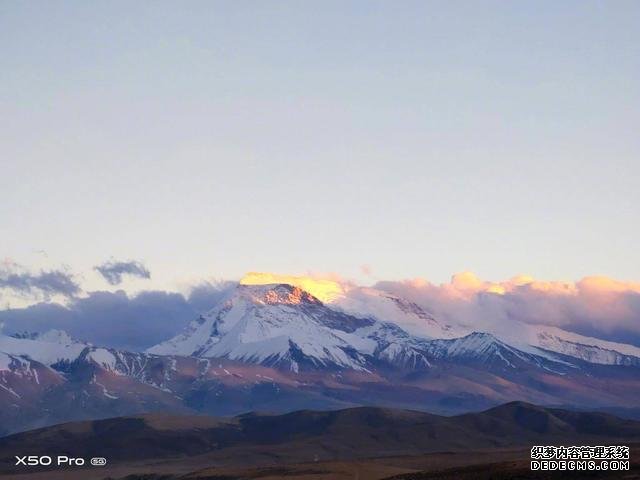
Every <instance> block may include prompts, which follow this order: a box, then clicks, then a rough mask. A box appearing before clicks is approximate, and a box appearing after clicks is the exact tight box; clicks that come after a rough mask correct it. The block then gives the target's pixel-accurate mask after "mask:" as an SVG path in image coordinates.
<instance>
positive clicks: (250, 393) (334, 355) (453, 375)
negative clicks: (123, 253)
mask: <svg viewBox="0 0 640 480" xmlns="http://www.w3.org/2000/svg"><path fill="white" fill-rule="evenodd" d="M273 280H274V278H273V276H269V275H267V276H253V277H252V278H251V279H250V280H249V281H247V282H244V283H241V284H240V285H238V286H237V287H236V288H235V289H233V290H232V291H230V292H229V293H228V294H227V295H226V297H224V298H223V299H222V300H221V301H220V302H219V303H218V304H217V305H216V306H215V307H214V308H213V309H212V310H211V311H209V312H208V313H206V314H204V315H202V316H200V317H199V318H197V319H195V320H194V321H193V322H192V323H191V324H190V325H189V326H188V328H187V329H186V330H185V331H183V332H182V333H180V334H178V335H176V336H175V337H174V338H171V339H169V340H167V341H165V342H162V343H161V344H158V345H156V346H154V347H152V348H150V349H149V350H148V351H147V352H127V351H122V350H117V349H114V348H109V347H108V346H94V345H91V344H89V343H86V342H82V341H79V340H74V339H72V338H70V337H69V336H68V335H67V334H66V333H65V332H62V331H48V332H44V333H27V332H25V333H22V334H16V335H13V336H8V335H2V334H0V434H1V432H2V431H5V432H6V431H15V430H16V429H22V428H28V427H35V426H40V425H45V424H47V423H52V422H58V421H67V420H74V419H81V418H95V417H104V416H114V415H123V414H131V413H139V412H148V411H157V410H162V411H170V412H185V411H188V412H204V413H211V414H216V415H231V414H237V413H242V412H245V411H249V410H271V411H288V410H291V409H300V408H336V407H340V406H348V405H362V404H371V403H375V404H377V405H388V406H402V407H405V408H414V409H422V410H428V411H434V412H440V413H456V412H463V411H468V410H470V409H478V408H485V407H489V406H492V405H496V404H498V403H503V402H506V401H511V400H524V401H530V402H534V403H541V404H547V405H549V404H551V405H554V404H555V405H557V404H565V405H566V404H572V405H577V406H581V407H594V406H597V407H616V408H617V407H624V408H633V407H634V406H637V398H638V396H640V349H638V348H636V347H633V346H631V345H623V344H618V343H612V342H606V341H602V340H599V339H593V338H589V337H584V336H581V335H577V334H574V333H570V332H566V331H564V330H561V329H559V328H555V327H547V326H541V325H529V324H524V323H519V322H517V321H514V322H513V323H512V324H510V326H511V327H514V328H502V329H500V330H497V329H494V330H493V331H492V330H491V329H489V328H487V329H485V330H482V329H478V330H477V331H474V330H471V329H469V327H468V326H464V325H455V324H444V323H442V322H441V321H439V319H438V318H436V317H435V316H434V315H432V314H430V313H429V312H428V310H427V309H425V308H422V307H420V306H418V305H416V304H414V303H411V302H408V301H406V300H404V299H401V298H398V297H395V296H393V295H389V294H387V293H385V292H380V291H378V290H375V289H371V288H366V289H364V288H359V287H354V286H341V285H339V284H336V283H335V282H333V283H332V282H329V281H323V282H320V283H319V284H315V283H314V282H313V281H309V280H308V279H303V280H301V279H299V278H295V277H293V279H291V280H289V279H288V278H284V279H283V278H280V277H276V278H275V280H277V281H284V283H260V282H261V281H267V282H270V281H273ZM285 280H286V281H285ZM287 282H289V283H287ZM336 285H337V286H336ZM302 287H304V288H302ZM316 294H317V296H316ZM3 426H4V427H3Z"/></svg>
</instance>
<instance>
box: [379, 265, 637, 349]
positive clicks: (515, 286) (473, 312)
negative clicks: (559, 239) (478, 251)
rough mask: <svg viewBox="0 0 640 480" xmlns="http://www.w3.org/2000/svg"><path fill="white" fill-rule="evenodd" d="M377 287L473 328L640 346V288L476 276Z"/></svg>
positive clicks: (595, 279) (597, 280)
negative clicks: (539, 331) (542, 330)
mask: <svg viewBox="0 0 640 480" xmlns="http://www.w3.org/2000/svg"><path fill="white" fill-rule="evenodd" d="M376 288H380V289H382V290H386V291H388V292H390V293H393V294H396V295H399V296H403V297H406V298H408V299H410V300H412V301H414V302H416V303H418V304H419V305H421V306H423V307H425V308H427V309H428V310H430V311H431V312H432V313H433V314H435V315H436V316H438V317H440V318H443V319H446V320H447V321H451V322H463V323H465V324H467V325H469V326H471V327H472V328H473V326H474V325H477V326H478V327H481V326H483V325H487V324H494V325H495V324H496V323H498V324H499V325H501V326H502V327H503V328H509V324H510V323H509V322H510V321H511V323H513V320H520V321H523V322H527V323H533V324H545V325H553V326H558V327H560V328H564V329H566V330H570V331H573V332H576V333H580V334H583V335H588V336H595V337H599V338H604V339H607V340H612V341H618V342H625V343H633V344H636V345H640V283H638V282H622V281H618V280H614V279H611V278H608V277H603V276H592V277H585V278H583V279H582V280H579V281H577V282H561V281H540V280H535V279H533V278H531V277H529V276H524V275H521V276H517V277H514V278H512V279H509V280H506V281H502V282H489V281H486V280H482V279H480V278H478V277H477V276H476V275H475V274H473V273H470V272H464V273H460V274H457V275H454V276H453V277H452V279H451V281H450V282H449V283H445V284H440V285H436V284H433V283H430V282H429V281H427V280H425V279H421V278H418V279H412V280H405V281H398V282H388V281H386V282H379V283H378V284H376Z"/></svg>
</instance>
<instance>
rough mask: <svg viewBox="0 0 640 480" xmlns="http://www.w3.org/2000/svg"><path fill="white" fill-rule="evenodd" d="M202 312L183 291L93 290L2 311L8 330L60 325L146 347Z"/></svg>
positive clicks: (89, 336)
mask: <svg viewBox="0 0 640 480" xmlns="http://www.w3.org/2000/svg"><path fill="white" fill-rule="evenodd" d="M197 315H198V312H197V310H195V309H194V308H193V307H192V306H191V305H190V304H189V303H188V302H187V300H186V299H185V298H184V297H183V296H182V295H180V294H179V293H168V292H162V291H149V292H142V293H140V294H138V295H135V296H132V297H129V296H128V295H127V294H126V293H124V292H123V291H118V292H115V293H113V292H91V293H89V294H88V296H87V297H85V298H75V299H73V300H72V301H71V302H69V303H68V305H65V306H63V305H59V304H55V303H39V304H36V305H32V306H30V307H26V308H20V309H11V310H4V311H0V323H2V324H4V325H3V333H6V334H12V333H17V332H24V331H29V332H42V331H46V330H49V329H52V328H57V329H62V330H65V331H66V332H67V333H69V335H71V336H72V337H74V338H78V339H81V340H85V341H88V342H91V343H93V344H95V345H104V346H110V347H115V348H122V349H129V350H144V349H145V348H147V347H150V346H152V345H155V344H156V343H159V342H161V341H163V340H166V339H168V338H170V337H172V336H174V335H175V334H176V333H178V332H179V331H180V330H182V329H183V328H184V327H185V326H186V325H187V324H188V323H189V322H190V321H191V320H194V319H195V318H197Z"/></svg>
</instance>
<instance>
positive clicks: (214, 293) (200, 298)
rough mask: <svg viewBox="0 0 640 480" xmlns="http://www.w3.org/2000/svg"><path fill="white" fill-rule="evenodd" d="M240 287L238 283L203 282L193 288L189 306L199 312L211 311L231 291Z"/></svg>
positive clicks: (190, 293)
mask: <svg viewBox="0 0 640 480" xmlns="http://www.w3.org/2000/svg"><path fill="white" fill-rule="evenodd" d="M236 285H238V283H237V282H229V281H220V282H213V283H212V282H203V283H200V284H198V285H196V286H194V287H192V288H191V291H190V292H189V296H188V301H189V304H190V305H191V306H192V307H193V308H195V309H196V310H197V311H199V312H203V313H204V312H207V311H209V310H211V309H212V308H213V307H214V306H215V305H216V304H217V303H218V302H219V301H220V300H221V299H222V298H223V297H224V296H225V295H226V294H227V293H228V292H229V291H230V290H232V289H233V288H235V287H236Z"/></svg>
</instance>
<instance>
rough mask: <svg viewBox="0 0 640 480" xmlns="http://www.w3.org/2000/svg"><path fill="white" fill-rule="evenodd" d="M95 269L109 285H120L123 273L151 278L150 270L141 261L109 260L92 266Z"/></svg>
mask: <svg viewBox="0 0 640 480" xmlns="http://www.w3.org/2000/svg"><path fill="white" fill-rule="evenodd" d="M94 269H95V270H96V271H98V272H99V273H100V275H102V276H103V277H104V279H105V280H106V281H107V282H109V283H110V284H111V285H120V284H121V283H122V277H123V276H124V275H130V276H132V277H139V278H147V279H148V278H151V272H149V270H148V269H147V267H145V266H144V264H143V263H142V262H137V261H135V260H129V261H127V262H118V261H115V260H110V261H108V262H105V263H103V264H102V265H97V266H95V267H94Z"/></svg>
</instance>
